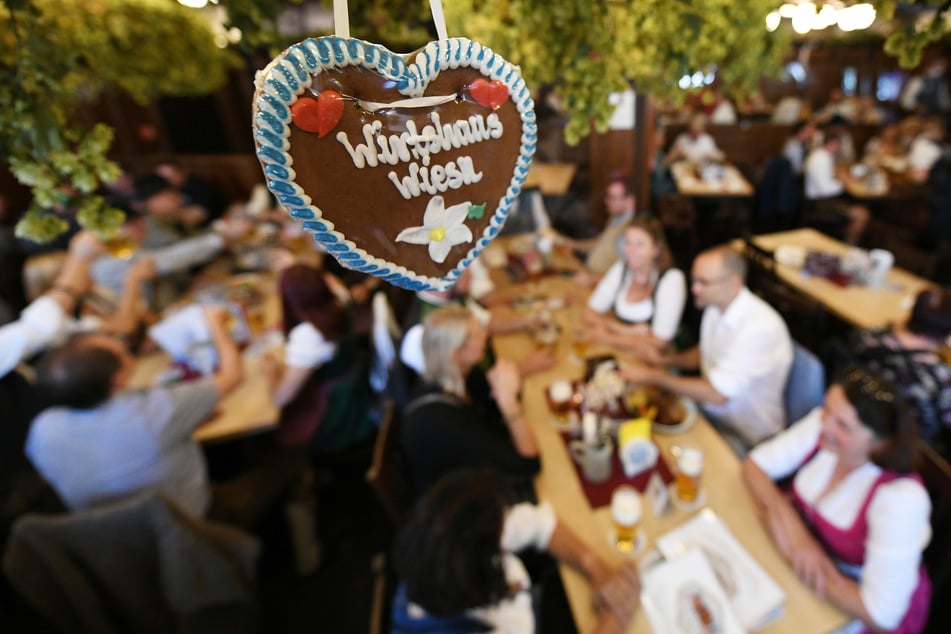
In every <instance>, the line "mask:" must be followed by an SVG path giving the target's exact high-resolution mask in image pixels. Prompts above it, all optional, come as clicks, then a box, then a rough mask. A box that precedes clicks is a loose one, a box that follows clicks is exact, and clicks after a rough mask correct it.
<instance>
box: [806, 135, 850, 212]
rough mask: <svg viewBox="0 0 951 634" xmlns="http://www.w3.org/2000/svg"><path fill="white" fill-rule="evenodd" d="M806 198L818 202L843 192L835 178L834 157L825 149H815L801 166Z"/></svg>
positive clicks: (842, 187) (843, 187)
mask: <svg viewBox="0 0 951 634" xmlns="http://www.w3.org/2000/svg"><path fill="white" fill-rule="evenodd" d="M803 174H804V179H805V192H806V198H808V199H809V200H819V199H822V198H834V197H836V196H839V195H840V194H842V192H843V191H845V186H844V185H843V184H842V181H840V180H839V179H838V178H836V176H835V157H833V156H832V153H831V152H829V150H827V149H825V147H821V146H820V147H817V148H816V149H814V150H813V151H812V152H810V153H809V156H808V157H806V163H805V165H803Z"/></svg>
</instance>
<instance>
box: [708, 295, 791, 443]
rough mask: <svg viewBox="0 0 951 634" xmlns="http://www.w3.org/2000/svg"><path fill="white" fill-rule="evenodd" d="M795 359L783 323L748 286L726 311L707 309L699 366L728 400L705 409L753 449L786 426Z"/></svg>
mask: <svg viewBox="0 0 951 634" xmlns="http://www.w3.org/2000/svg"><path fill="white" fill-rule="evenodd" d="M792 358H793V347H792V339H790V337H789V331H788V330H787V329H786V323H785V322H784V321H783V318H782V317H780V316H779V313H777V312H776V311H775V310H774V309H773V307H772V306H770V305H769V304H767V303H766V302H764V301H763V300H762V299H760V298H759V297H757V296H756V295H754V294H753V293H751V292H750V291H749V289H747V288H746V287H744V288H743V289H741V290H740V292H739V293H738V294H737V296H736V297H735V298H734V299H733V301H732V302H730V305H729V306H727V309H726V310H725V311H723V312H721V311H720V309H719V308H717V307H716V306H708V307H707V308H706V309H705V310H704V311H703V318H702V319H701V322H700V367H701V371H702V372H703V376H704V377H705V378H706V379H707V380H708V381H709V382H710V384H711V385H713V387H714V388H715V389H716V391H717V392H719V393H720V394H722V395H723V396H725V397H726V399H727V401H726V403H724V404H723V405H709V404H707V405H704V406H703V409H704V412H705V413H706V414H707V415H708V416H711V417H713V418H715V419H716V420H718V421H719V422H721V423H723V424H724V425H727V426H729V427H731V428H732V429H733V430H735V431H736V432H737V433H738V434H740V435H741V436H742V437H743V438H744V439H745V440H746V441H747V442H748V443H750V444H751V445H752V444H756V443H758V442H759V441H761V440H763V439H765V438H768V437H769V436H771V435H773V434H775V433H776V432H777V431H779V430H780V429H782V427H783V424H784V423H785V409H784V405H783V395H784V392H785V389H786V379H787V378H788V376H789V368H790V366H791V365H792Z"/></svg>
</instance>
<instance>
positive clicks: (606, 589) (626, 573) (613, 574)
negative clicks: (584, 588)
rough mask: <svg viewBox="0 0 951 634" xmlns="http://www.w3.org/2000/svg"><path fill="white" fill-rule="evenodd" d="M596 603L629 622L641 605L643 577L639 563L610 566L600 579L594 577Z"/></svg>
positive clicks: (631, 562) (630, 562)
mask: <svg viewBox="0 0 951 634" xmlns="http://www.w3.org/2000/svg"><path fill="white" fill-rule="evenodd" d="M591 582H592V585H593V586H594V601H595V605H596V606H598V607H599V608H601V609H602V610H604V611H610V612H611V613H613V614H614V615H615V616H616V617H617V618H618V619H619V620H621V621H624V622H627V621H629V620H630V619H631V617H633V616H634V613H635V612H636V611H637V607H638V605H640V597H641V577H640V574H639V573H638V571H637V564H636V563H635V562H633V561H626V562H624V564H623V565H621V566H618V567H616V568H609V569H608V571H607V574H606V575H604V576H603V577H602V578H600V579H592V580H591Z"/></svg>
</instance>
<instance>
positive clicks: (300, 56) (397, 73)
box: [252, 36, 538, 290]
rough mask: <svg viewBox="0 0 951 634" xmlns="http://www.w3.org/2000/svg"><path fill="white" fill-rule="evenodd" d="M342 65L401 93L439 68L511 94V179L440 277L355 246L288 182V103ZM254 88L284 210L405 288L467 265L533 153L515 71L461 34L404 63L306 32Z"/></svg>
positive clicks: (261, 153) (380, 50)
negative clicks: (516, 146) (468, 73)
mask: <svg viewBox="0 0 951 634" xmlns="http://www.w3.org/2000/svg"><path fill="white" fill-rule="evenodd" d="M347 66H358V67H362V68H367V69H369V70H372V71H374V72H376V73H378V74H379V75H381V76H382V77H384V78H386V79H390V80H392V81H394V82H395V84H396V88H397V90H398V91H399V92H400V93H402V94H404V95H406V96H407V97H421V96H422V95H423V92H424V91H425V89H426V87H427V85H428V84H429V82H430V81H431V80H432V79H433V78H434V76H435V75H438V74H439V72H440V71H442V70H447V69H454V68H460V67H462V68H472V69H474V70H478V71H479V72H480V73H481V74H482V75H484V76H485V77H487V78H489V79H496V80H498V81H501V82H502V83H503V84H505V86H506V87H507V88H508V91H509V99H511V100H512V102H513V103H514V104H515V107H516V110H517V111H518V113H519V116H520V118H521V121H522V131H521V136H520V141H521V147H520V150H519V156H518V158H517V159H516V163H515V169H514V170H513V174H512V178H511V181H510V182H509V186H508V188H507V189H506V191H505V195H503V196H502V198H500V199H499V201H498V204H497V206H496V210H495V213H493V215H492V218H491V220H490V222H489V224H488V225H487V226H486V228H485V230H484V231H483V232H482V235H481V236H477V237H476V240H475V241H474V246H473V247H472V248H471V249H470V250H469V251H468V252H467V253H466V254H465V255H464V256H463V257H462V258H460V260H459V263H458V264H457V265H456V266H455V267H454V268H453V269H452V270H450V271H449V272H447V273H446V275H445V276H444V277H442V278H436V277H431V276H424V275H419V274H417V273H414V272H413V271H409V270H408V269H406V268H405V267H403V266H400V265H398V264H395V263H393V262H389V261H387V260H385V259H382V258H378V257H376V256H373V255H371V254H369V253H367V252H366V251H364V250H363V249H360V248H359V247H357V246H356V244H354V243H353V242H352V241H350V240H348V239H347V238H346V236H344V235H343V234H342V233H340V232H338V231H335V230H334V225H333V223H332V222H330V221H329V220H327V219H325V218H324V217H323V214H322V212H321V210H320V209H318V208H317V207H316V206H314V205H313V204H312V203H313V201H312V200H311V199H310V196H308V195H307V193H306V192H304V190H303V189H302V188H301V187H300V186H299V185H298V184H297V183H296V182H295V180H294V178H295V173H294V170H293V168H292V167H291V166H290V164H291V160H290V156H289V155H288V154H287V147H288V143H287V138H288V137H289V136H290V123H291V113H290V106H291V105H292V104H293V103H294V102H295V101H296V100H297V97H298V95H299V94H301V93H302V92H304V91H306V90H307V89H308V88H309V87H310V83H311V81H312V77H313V75H315V74H319V73H321V72H323V71H324V70H332V69H339V68H344V67H347ZM255 88H256V90H255V95H254V103H253V106H254V115H253V117H252V126H253V128H254V135H253V136H254V140H255V143H256V144H257V156H258V159H259V160H260V161H261V165H262V167H263V169H264V173H265V175H266V176H267V186H268V189H270V190H271V192H272V193H274V195H275V196H276V197H277V198H278V200H279V201H280V202H281V204H282V205H284V206H285V207H286V208H288V209H289V212H288V213H289V214H290V216H291V217H293V218H296V219H298V220H300V221H301V223H302V227H303V228H304V229H305V230H307V231H310V232H311V233H312V234H313V236H314V239H315V240H316V241H318V242H320V243H321V244H323V245H324V247H325V248H326V249H327V251H328V252H330V253H332V254H333V255H334V257H336V258H337V259H338V260H339V261H340V262H341V264H343V265H344V266H346V267H348V268H352V269H355V270H358V271H363V272H366V273H370V274H372V275H375V276H377V277H380V278H381V279H383V280H384V281H387V282H390V283H391V284H394V285H396V286H401V287H403V288H407V289H409V290H424V289H431V290H443V289H446V288H448V287H450V286H452V284H454V283H455V281H456V280H457V279H458V278H459V276H460V275H461V274H462V272H463V271H464V270H465V268H466V267H467V266H468V265H469V264H471V263H472V261H473V260H474V259H475V258H476V257H477V256H478V255H479V254H480V253H481V252H482V250H483V249H484V248H485V247H487V246H488V245H489V244H490V243H491V241H492V239H493V238H494V237H495V236H496V235H498V233H499V231H500V230H501V228H502V225H503V224H504V223H505V220H506V218H507V217H508V215H509V213H510V211H511V208H512V205H513V204H514V202H515V200H516V199H517V197H518V194H519V192H520V191H521V188H522V186H523V185H524V184H525V179H526V177H527V175H528V168H529V166H530V165H531V162H532V157H533V155H534V153H535V144H536V142H537V138H538V134H537V129H538V128H537V125H536V123H535V111H534V104H533V103H532V98H531V93H530V91H529V90H528V87H527V86H526V85H525V81H524V80H523V79H522V77H521V75H520V74H519V72H518V69H517V68H516V67H515V66H514V65H512V64H510V63H509V62H508V61H506V60H505V59H504V58H502V57H501V56H500V55H498V54H496V53H495V52H493V51H492V49H490V48H488V47H486V46H482V45H481V44H479V43H478V42H473V41H472V40H469V39H466V38H449V39H447V40H440V41H436V42H430V43H429V44H427V45H426V46H424V47H423V48H422V49H420V50H419V51H417V52H416V57H415V59H414V61H413V63H411V64H407V63H406V62H405V61H404V59H403V56H401V55H399V54H396V53H393V52H391V51H389V50H387V49H386V48H385V47H383V46H380V45H378V44H372V43H370V42H365V41H363V40H358V39H353V38H350V39H347V38H339V37H336V36H327V37H321V38H308V39H306V40H304V41H302V42H298V43H297V44H294V45H292V46H290V47H289V48H287V49H286V50H285V51H284V52H283V53H281V54H280V55H279V56H277V57H276V58H274V60H272V61H271V63H270V64H268V65H267V66H266V67H265V68H264V69H263V70H261V71H259V72H258V75H257V77H256V79H255Z"/></svg>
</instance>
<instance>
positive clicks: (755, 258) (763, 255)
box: [743, 235, 779, 291]
mask: <svg viewBox="0 0 951 634" xmlns="http://www.w3.org/2000/svg"><path fill="white" fill-rule="evenodd" d="M743 257H744V258H745V259H746V263H747V274H746V281H747V285H748V286H749V287H750V288H751V289H753V290H754V291H755V290H758V288H759V287H761V286H762V285H764V284H768V283H778V282H779V278H778V277H777V275H776V258H775V257H773V252H772V251H767V250H766V249H764V248H763V247H761V246H759V245H758V244H756V242H755V241H754V239H753V236H751V235H746V236H745V237H744V238H743Z"/></svg>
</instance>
